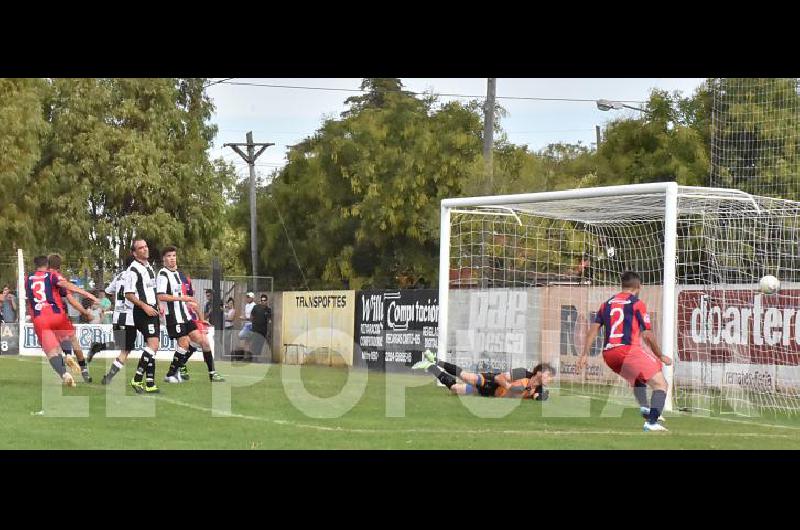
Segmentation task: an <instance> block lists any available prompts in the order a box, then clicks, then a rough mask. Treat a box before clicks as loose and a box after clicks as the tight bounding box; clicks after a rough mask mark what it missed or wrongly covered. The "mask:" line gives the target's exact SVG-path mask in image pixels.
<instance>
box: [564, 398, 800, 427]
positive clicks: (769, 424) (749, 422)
mask: <svg viewBox="0 0 800 530" xmlns="http://www.w3.org/2000/svg"><path fill="white" fill-rule="evenodd" d="M569 397H577V398H581V399H594V400H597V401H603V402H605V403H609V402H610V403H614V404H616V405H623V406H627V407H631V408H634V405H633V404H632V403H631V402H628V401H620V400H617V399H612V398H608V399H603V398H599V397H597V396H586V395H581V394H573V395H570V396H569ZM636 406H637V407H638V405H636ZM666 416H667V417H668V418H680V417H681V416H680V414H677V413H675V412H672V413H667V415H666ZM692 418H694V419H706V420H716V421H728V422H732V423H742V424H744V425H754V426H757V427H770V428H773V429H789V430H792V431H800V427H795V426H793V425H780V424H777V423H760V422H757V421H752V420H742V419H734V418H721V417H719V416H692Z"/></svg>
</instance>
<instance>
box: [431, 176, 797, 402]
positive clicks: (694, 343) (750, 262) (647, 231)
mask: <svg viewBox="0 0 800 530" xmlns="http://www.w3.org/2000/svg"><path fill="white" fill-rule="evenodd" d="M440 238H441V245H440V255H439V303H440V313H439V330H440V332H439V338H438V340H439V342H438V351H439V356H440V358H442V359H448V360H453V359H454V360H455V361H454V362H457V363H459V364H464V365H467V366H468V367H470V368H471V369H476V370H482V369H495V370H497V369H506V368H509V367H512V365H514V366H521V365H525V366H531V365H533V364H535V363H536V362H542V361H545V362H549V363H550V364H553V365H555V366H556V367H557V368H558V378H559V381H560V383H562V384H563V383H565V382H567V383H569V384H573V385H578V386H580V388H581V389H582V390H583V391H588V392H596V393H606V395H607V393H608V388H609V387H616V388H617V390H619V391H620V395H622V393H623V391H625V389H624V388H622V387H623V385H620V382H621V379H620V378H618V377H617V376H615V375H614V374H612V373H611V372H610V370H608V369H607V367H605V365H604V363H603V361H602V355H600V350H599V349H598V348H596V347H595V348H593V353H592V358H591V361H590V367H589V370H587V372H586V373H584V374H582V375H579V374H576V373H575V371H574V361H575V359H576V355H577V352H578V351H579V350H580V348H581V347H582V338H583V337H585V332H586V329H587V328H588V325H589V322H590V319H591V318H592V317H593V315H594V312H595V311H596V310H597V308H598V307H599V305H600V303H601V302H602V301H604V300H605V299H606V298H608V297H609V296H611V295H613V294H614V293H615V292H618V291H619V289H620V287H619V276H620V274H621V273H622V272H624V271H625V270H633V271H635V272H637V273H639V274H640V275H641V276H642V279H643V289H642V293H641V298H642V300H643V301H644V302H645V303H646V304H647V306H648V310H649V311H650V313H651V316H652V317H653V320H654V330H655V332H656V333H657V336H658V337H659V339H660V340H659V343H660V346H661V349H662V351H663V353H664V355H666V356H668V357H670V358H672V359H673V363H674V364H673V366H672V367H665V369H664V375H665V376H666V378H667V380H668V382H669V383H670V392H669V393H668V401H667V407H668V408H667V410H672V408H673V407H676V408H677V407H680V408H685V409H692V410H700V411H709V412H710V411H712V410H715V409H718V408H719V407H720V404H722V405H721V406H722V407H723V408H724V409H725V410H724V411H726V412H727V411H730V412H734V413H743V414H753V413H754V412H758V411H763V410H764V409H777V410H781V411H788V412H796V411H800V392H799V390H800V388H799V387H800V384H799V383H798V381H800V372H798V365H800V304H798V302H800V290H796V289H795V286H798V285H800V284H797V282H798V281H800V246H798V245H799V244H800V243H798V242H799V241H800V204H798V203H795V202H792V201H784V200H778V199H769V198H765V197H758V196H753V195H750V194H747V193H744V192H741V191H738V190H729V189H722V188H698V187H686V186H678V184H677V183H675V182H664V183H651V184H634V185H625V186H610V187H599V188H586V189H575V190H567V191H556V192H543V193H529V194H518V195H499V196H487V197H472V198H452V199H444V200H443V201H442V202H441V232H440ZM766 274H771V275H774V276H777V277H778V278H779V279H780V280H781V281H782V289H781V291H780V292H779V294H777V295H769V296H767V295H762V294H761V293H760V292H758V290H757V289H758V282H759V279H760V278H761V277H762V276H763V275H766ZM795 308H797V309H795ZM751 317H752V319H751ZM792 318H794V321H792ZM779 324H782V327H781V328H780V329H778V325H779ZM598 340H600V339H598ZM626 392H627V393H629V391H626ZM626 395H627V394H626Z"/></svg>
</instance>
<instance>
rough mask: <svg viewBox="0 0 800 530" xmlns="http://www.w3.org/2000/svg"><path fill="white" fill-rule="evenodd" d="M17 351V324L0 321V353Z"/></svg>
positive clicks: (10, 353)
mask: <svg viewBox="0 0 800 530" xmlns="http://www.w3.org/2000/svg"><path fill="white" fill-rule="evenodd" d="M18 353H19V326H18V325H17V324H6V323H5V322H2V323H0V355H16V354H18Z"/></svg>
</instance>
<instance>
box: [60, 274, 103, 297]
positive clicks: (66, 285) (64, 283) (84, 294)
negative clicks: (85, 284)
mask: <svg viewBox="0 0 800 530" xmlns="http://www.w3.org/2000/svg"><path fill="white" fill-rule="evenodd" d="M60 278H61V279H60V280H59V281H58V283H57V284H56V286H57V287H61V288H63V289H66V290H67V291H71V292H73V293H78V294H79V295H81V296H82V297H84V298H88V299H89V300H91V301H92V302H98V300H97V298H95V296H94V295H93V294H92V293H90V292H89V291H84V290H83V289H81V288H80V287H78V286H77V285H75V284H74V283H72V282H71V281H69V280H67V279H66V278H64V277H63V276H61V277H60Z"/></svg>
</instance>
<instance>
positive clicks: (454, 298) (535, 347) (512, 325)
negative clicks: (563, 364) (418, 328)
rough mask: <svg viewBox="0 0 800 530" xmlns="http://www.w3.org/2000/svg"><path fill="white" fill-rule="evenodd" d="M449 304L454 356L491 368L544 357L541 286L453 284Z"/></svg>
mask: <svg viewBox="0 0 800 530" xmlns="http://www.w3.org/2000/svg"><path fill="white" fill-rule="evenodd" d="M448 307H449V313H448V324H447V327H448V330H447V343H448V345H449V347H448V350H449V354H448V358H447V360H448V361H449V362H454V363H455V364H458V365H459V366H461V367H462V368H465V369H468V370H470V371H479V372H491V371H505V370H508V369H509V368H517V367H532V366H534V365H535V364H537V363H538V362H540V361H541V359H542V351H541V346H540V342H541V326H540V320H541V314H542V311H543V306H542V294H541V290H540V289H533V288H528V289H510V288H503V289H489V290H479V289H454V290H452V291H450V296H449V304H448Z"/></svg>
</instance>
